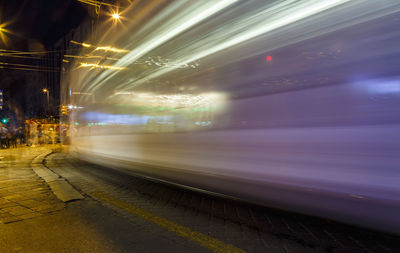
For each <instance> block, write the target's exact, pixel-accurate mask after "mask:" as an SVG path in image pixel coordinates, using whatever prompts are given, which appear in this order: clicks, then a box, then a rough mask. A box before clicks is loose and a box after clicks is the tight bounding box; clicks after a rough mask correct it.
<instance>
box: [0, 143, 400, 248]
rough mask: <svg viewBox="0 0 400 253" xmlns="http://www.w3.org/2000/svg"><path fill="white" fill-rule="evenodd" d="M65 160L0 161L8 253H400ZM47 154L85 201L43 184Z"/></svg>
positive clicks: (360, 233) (10, 153)
mask: <svg viewBox="0 0 400 253" xmlns="http://www.w3.org/2000/svg"><path fill="white" fill-rule="evenodd" d="M51 150H53V153H50V151H51ZM64 150H65V148H64ZM61 151H62V148H61V147H60V146H50V145H49V146H41V147H34V148H15V149H8V150H1V151H0V159H1V160H0V252H400V240H399V237H397V236H394V235H389V234H384V233H380V232H375V231H370V230H366V229H362V228H357V227H353V226H348V225H344V224H339V223H336V222H333V221H329V220H324V219H318V218H313V217H308V216H303V215H299V214H294V213H289V212H284V211H280V210H275V209H270V208H265V207H260V206H256V205H252V204H246V203H243V202H240V201H236V200H231V199H226V198H221V197H217V196H210V195H207V194H204V193H200V192H193V191H191V190H188V189H182V188H178V187H175V186H171V185H166V184H163V183H159V182H154V181H151V180H147V179H143V178H140V177H137V176H133V175H129V174H127V173H126V172H124V171H118V170H115V169H110V168H105V167H101V166H97V165H93V164H89V163H86V162H82V161H80V160H77V159H75V158H74V157H73V156H71V155H70V154H69V153H67V152H61ZM46 153H47V154H48V155H44V156H43V160H42V162H43V164H44V166H45V167H47V168H48V169H50V170H51V171H53V172H54V173H56V174H58V175H59V176H61V177H62V178H64V179H65V180H66V181H67V182H69V183H70V184H71V185H72V186H73V187H74V188H75V189H76V190H78V191H79V192H80V193H81V194H82V195H83V196H84V199H81V200H72V201H67V202H63V201H61V200H60V199H58V198H57V196H56V195H55V194H54V193H53V191H52V188H50V187H49V186H48V185H47V184H46V182H45V181H44V180H43V179H42V178H41V177H39V176H38V175H36V173H35V172H34V170H33V169H32V167H33V166H32V162H33V160H34V159H35V158H37V157H39V156H40V155H41V154H46Z"/></svg>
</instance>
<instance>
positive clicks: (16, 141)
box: [0, 122, 60, 149]
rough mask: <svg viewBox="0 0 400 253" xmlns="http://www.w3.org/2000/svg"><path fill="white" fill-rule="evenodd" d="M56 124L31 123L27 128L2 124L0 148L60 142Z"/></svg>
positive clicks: (0, 126) (0, 128)
mask: <svg viewBox="0 0 400 253" xmlns="http://www.w3.org/2000/svg"><path fill="white" fill-rule="evenodd" d="M58 130H59V129H57V127H55V124H43V125H42V124H40V123H36V122H29V124H26V125H25V127H15V126H7V125H4V124H0V148H1V149H7V148H16V147H18V146H22V145H24V146H25V145H26V146H36V145H40V144H55V143H59V142H60V138H59V134H58Z"/></svg>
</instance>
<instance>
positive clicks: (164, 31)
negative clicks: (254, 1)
mask: <svg viewBox="0 0 400 253" xmlns="http://www.w3.org/2000/svg"><path fill="white" fill-rule="evenodd" d="M237 1H238V0H222V1H216V2H214V1H210V2H206V4H205V3H204V2H203V3H201V2H199V3H197V4H193V5H192V7H191V9H190V11H189V13H187V14H186V15H182V16H177V17H175V18H174V19H173V20H172V21H170V22H167V23H166V24H164V25H162V26H161V27H160V28H158V29H156V30H155V31H154V32H153V33H152V34H151V38H150V39H149V40H148V41H146V43H143V44H141V45H140V46H138V47H137V48H135V49H134V50H132V51H131V52H130V53H129V54H127V55H125V56H124V57H123V58H121V60H119V61H118V63H116V65H118V66H127V65H130V64H132V63H133V62H135V61H136V60H137V59H138V58H140V57H141V56H143V55H145V54H146V53H148V52H149V51H151V50H153V49H154V48H156V47H158V46H160V45H162V44H163V43H165V42H166V41H168V40H170V39H172V38H174V37H175V36H177V35H178V34H181V33H182V32H184V31H186V30H188V29H189V28H190V27H193V26H195V25H196V24H198V23H200V22H202V21H204V20H206V19H207V18H209V17H211V16H212V15H214V14H216V13H217V12H219V11H221V10H223V9H225V8H227V7H228V6H230V5H232V4H234V3H235V2H237ZM171 26H172V27H171ZM111 77H112V74H111V75H109V73H104V74H103V75H100V76H99V77H98V78H97V79H96V80H95V82H94V83H98V82H100V80H101V79H104V78H106V79H105V80H103V81H102V82H105V81H106V80H108V79H109V78H111Z"/></svg>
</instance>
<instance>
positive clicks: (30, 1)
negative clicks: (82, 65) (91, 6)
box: [0, 0, 87, 50]
mask: <svg viewBox="0 0 400 253" xmlns="http://www.w3.org/2000/svg"><path fill="white" fill-rule="evenodd" d="M86 15H87V6H85V5H84V4H82V3H80V2H78V1H76V0H0V22H1V23H4V22H7V23H8V22H10V24H9V25H8V26H7V27H6V28H7V29H8V30H10V31H11V32H12V33H14V35H8V37H9V39H10V44H9V49H19V50H23V48H24V47H25V48H27V47H28V45H29V43H31V42H32V40H37V41H39V42H41V43H42V44H43V45H45V46H46V47H47V46H49V45H51V44H52V43H54V42H55V41H57V40H58V39H59V38H60V37H61V36H63V35H64V34H65V33H67V32H68V31H69V30H71V29H72V28H74V27H76V26H78V25H79V24H80V23H81V21H82V20H83V19H84V18H85V17H86ZM0 47H1V48H4V45H1V46H0Z"/></svg>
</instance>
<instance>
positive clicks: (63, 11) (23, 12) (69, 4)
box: [0, 0, 88, 120]
mask: <svg viewBox="0 0 400 253" xmlns="http://www.w3.org/2000/svg"><path fill="white" fill-rule="evenodd" d="M87 15H88V12H87V6H86V5H84V4H82V3H80V2H78V1H76V0H0V24H3V25H4V24H6V26H3V28H5V29H7V30H8V31H10V33H6V37H7V40H6V42H4V41H2V40H0V49H6V50H19V51H47V50H48V48H49V47H51V46H52V44H54V43H55V42H56V41H58V40H59V39H60V38H61V37H62V36H64V35H65V34H66V33H68V32H69V31H70V30H71V29H73V28H75V27H77V26H79V24H80V23H81V22H82V21H83V20H84V19H85V18H86V17H87ZM0 62H3V63H14V64H15V63H17V64H29V65H30V64H37V62H35V60H29V59H24V58H11V57H6V56H0ZM31 74H32V73H30V71H26V70H15V69H5V68H3V69H1V68H0V89H1V90H4V93H5V108H4V109H3V110H2V111H0V116H1V117H4V116H9V117H10V116H13V115H14V118H19V120H21V119H22V118H29V117H35V116H38V115H35V114H36V113H35V112H32V111H31V112H28V111H27V108H29V106H28V104H29V103H31V101H29V99H27V98H26V94H25V93H26V92H24V91H26V89H27V87H28V86H29V85H31V84H30V83H29V75H31ZM41 88H42V87H37V90H38V91H40V89H41ZM24 94H25V95H24ZM30 108H32V106H30ZM6 114H9V115H6ZM16 114H17V116H15V115H16Z"/></svg>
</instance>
